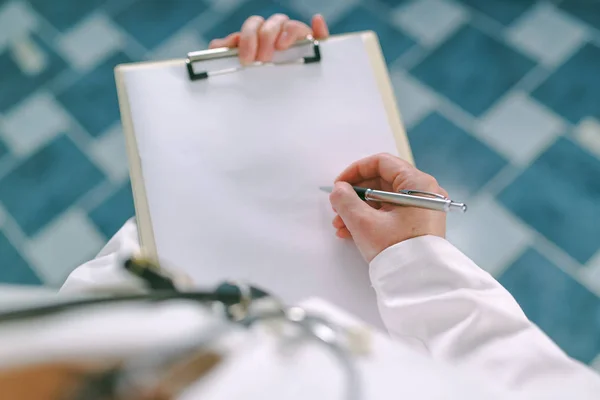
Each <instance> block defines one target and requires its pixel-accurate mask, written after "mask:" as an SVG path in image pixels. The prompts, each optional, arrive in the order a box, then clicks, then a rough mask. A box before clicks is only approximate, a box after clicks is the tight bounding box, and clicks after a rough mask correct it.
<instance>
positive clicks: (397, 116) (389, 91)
mask: <svg viewBox="0 0 600 400" xmlns="http://www.w3.org/2000/svg"><path fill="white" fill-rule="evenodd" d="M359 33H360V35H361V37H362V39H363V42H364V44H365V48H366V50H367V53H368V55H369V60H370V61H371V67H372V68H373V73H374V77H375V80H376V82H377V86H378V89H379V93H380V94H381V97H382V100H383V106H384V107H385V111H386V114H387V117H388V123H389V125H390V128H391V130H392V134H393V135H394V141H395V142H396V149H397V151H398V156H400V157H401V158H403V159H404V160H406V161H408V162H409V163H411V164H412V165H415V161H414V158H413V154H412V150H411V147H410V143H409V140H408V135H407V133H406V129H405V128H404V124H403V122H402V116H401V113H400V110H399V108H398V102H397V100H396V95H395V94H394V87H393V85H392V81H391V79H390V75H389V72H388V69H387V66H386V63H385V58H384V56H383V52H382V50H381V45H380V43H379V38H378V37H377V34H376V33H375V32H373V31H363V32H359Z"/></svg>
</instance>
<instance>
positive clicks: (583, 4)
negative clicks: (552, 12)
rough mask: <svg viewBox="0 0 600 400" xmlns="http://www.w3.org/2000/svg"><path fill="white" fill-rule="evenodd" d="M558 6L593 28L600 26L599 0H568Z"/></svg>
mask: <svg viewBox="0 0 600 400" xmlns="http://www.w3.org/2000/svg"><path fill="white" fill-rule="evenodd" d="M559 7H560V8H562V9H563V10H565V11H567V12H568V13H570V14H572V15H574V16H576V17H578V18H580V19H581V20H583V21H585V22H587V23H588V24H590V25H591V26H593V27H595V28H599V27H600V2H598V1H582V0H568V1H563V2H562V3H560V4H559Z"/></svg>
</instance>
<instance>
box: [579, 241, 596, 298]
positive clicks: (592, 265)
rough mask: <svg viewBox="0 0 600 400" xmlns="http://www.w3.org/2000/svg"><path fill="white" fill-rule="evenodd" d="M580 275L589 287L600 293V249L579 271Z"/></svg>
mask: <svg viewBox="0 0 600 400" xmlns="http://www.w3.org/2000/svg"><path fill="white" fill-rule="evenodd" d="M579 277H580V278H581V280H582V281H583V282H585V284H586V286H587V287H589V288H590V289H592V290H594V291H595V292H596V294H598V295H600V251H598V252H597V253H596V254H595V255H594V256H593V257H592V258H591V259H590V260H589V261H588V262H587V264H586V265H585V266H584V267H583V268H582V269H581V270H580V271H579Z"/></svg>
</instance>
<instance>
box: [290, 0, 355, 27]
mask: <svg viewBox="0 0 600 400" xmlns="http://www.w3.org/2000/svg"><path fill="white" fill-rule="evenodd" d="M357 3H358V0H327V1H323V0H292V1H291V6H292V7H293V8H294V9H295V10H297V11H298V12H300V13H302V14H304V15H305V16H306V18H307V21H308V18H311V17H312V16H313V15H315V14H317V13H318V14H322V15H323V17H325V20H326V21H327V23H328V24H329V25H330V26H331V25H332V24H333V23H334V22H335V21H337V20H338V19H340V18H341V17H342V16H344V14H346V13H347V12H348V11H350V10H351V9H352V8H354V6H356V4H357Z"/></svg>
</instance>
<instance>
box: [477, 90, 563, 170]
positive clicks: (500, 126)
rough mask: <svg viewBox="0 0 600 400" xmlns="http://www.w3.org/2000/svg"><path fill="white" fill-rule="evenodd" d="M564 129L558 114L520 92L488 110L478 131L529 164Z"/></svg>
mask: <svg viewBox="0 0 600 400" xmlns="http://www.w3.org/2000/svg"><path fill="white" fill-rule="evenodd" d="M564 129H565V124H564V122H563V120H562V119H561V118H560V117H559V116H558V115H556V114H554V113H553V112H552V111H550V110H548V109H547V108H545V107H544V106H542V105H540V104H539V103H538V102H536V101H535V100H533V99H532V98H530V97H529V96H528V95H526V94H524V93H521V92H516V93H513V94H511V95H509V96H507V97H506V98H504V99H503V100H502V101H501V102H500V103H499V104H496V105H495V106H494V107H493V108H492V109H491V110H489V111H488V112H487V113H486V115H485V116H484V117H483V118H482V119H481V120H480V121H479V124H478V127H477V134H478V135H479V136H480V137H481V139H483V140H484V141H486V142H487V143H488V144H490V145H491V146H492V147H494V148H495V149H496V150H498V151H499V152H500V153H502V154H504V155H505V156H506V157H507V158H509V159H510V160H512V161H513V162H514V163H516V164H520V165H527V164H528V163H529V162H530V161H531V160H532V159H533V158H535V157H536V156H537V155H538V154H539V153H540V152H541V151H543V150H544V149H545V148H546V147H547V146H548V145H549V144H550V143H552V142H553V141H554V139H555V138H556V137H557V136H558V135H559V134H560V133H562V132H563V130H564Z"/></svg>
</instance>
